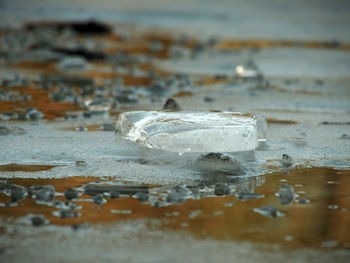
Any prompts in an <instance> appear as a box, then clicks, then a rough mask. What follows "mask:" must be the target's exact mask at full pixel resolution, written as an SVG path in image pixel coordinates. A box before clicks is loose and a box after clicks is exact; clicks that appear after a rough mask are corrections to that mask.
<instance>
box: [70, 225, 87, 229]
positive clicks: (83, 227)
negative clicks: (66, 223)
mask: <svg viewBox="0 0 350 263" xmlns="http://www.w3.org/2000/svg"><path fill="white" fill-rule="evenodd" d="M87 228H88V226H87V225H85V224H72V229H73V230H74V231H78V230H83V229H87Z"/></svg>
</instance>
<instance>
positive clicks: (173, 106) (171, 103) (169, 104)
mask: <svg viewBox="0 0 350 263" xmlns="http://www.w3.org/2000/svg"><path fill="white" fill-rule="evenodd" d="M163 110H181V107H180V105H179V104H178V103H177V102H176V100H174V99H172V98H169V99H167V101H166V102H165V104H164V106H163Z"/></svg>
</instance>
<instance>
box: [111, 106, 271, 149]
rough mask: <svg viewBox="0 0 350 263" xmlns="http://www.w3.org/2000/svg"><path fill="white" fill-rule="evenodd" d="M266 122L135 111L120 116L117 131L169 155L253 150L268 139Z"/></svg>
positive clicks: (242, 115)
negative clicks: (169, 153) (266, 137)
mask: <svg viewBox="0 0 350 263" xmlns="http://www.w3.org/2000/svg"><path fill="white" fill-rule="evenodd" d="M265 129H266V121H265V119H264V118H262V117H257V116H255V115H252V114H246V113H240V112H189V111H175V112H174V111H173V112H171V111H132V112H125V113H122V114H121V115H120V116H119V119H118V122H117V126H116V132H118V133H120V134H121V135H122V136H123V137H124V138H126V139H128V140H131V141H134V142H135V143H137V144H140V145H143V146H146V147H148V148H153V149H159V150H163V151H168V152H178V153H180V154H181V153H185V152H242V151H252V150H255V149H256V148H257V147H258V146H259V141H263V140H264V139H265V138H264V137H265Z"/></svg>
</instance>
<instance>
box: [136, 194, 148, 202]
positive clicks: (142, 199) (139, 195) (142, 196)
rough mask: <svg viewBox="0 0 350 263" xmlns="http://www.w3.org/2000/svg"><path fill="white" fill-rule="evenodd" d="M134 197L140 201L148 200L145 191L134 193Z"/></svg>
mask: <svg viewBox="0 0 350 263" xmlns="http://www.w3.org/2000/svg"><path fill="white" fill-rule="evenodd" d="M134 198H136V199H137V200H139V201H141V202H145V201H148V198H149V196H148V194H145V193H136V194H134Z"/></svg>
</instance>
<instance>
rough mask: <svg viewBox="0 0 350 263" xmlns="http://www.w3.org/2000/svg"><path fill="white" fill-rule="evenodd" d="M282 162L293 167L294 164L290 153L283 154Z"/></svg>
mask: <svg viewBox="0 0 350 263" xmlns="http://www.w3.org/2000/svg"><path fill="white" fill-rule="evenodd" d="M281 163H282V166H283V167H286V168H287V167H291V166H292V164H293V159H292V157H290V156H289V155H288V154H283V155H282V159H281Z"/></svg>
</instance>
